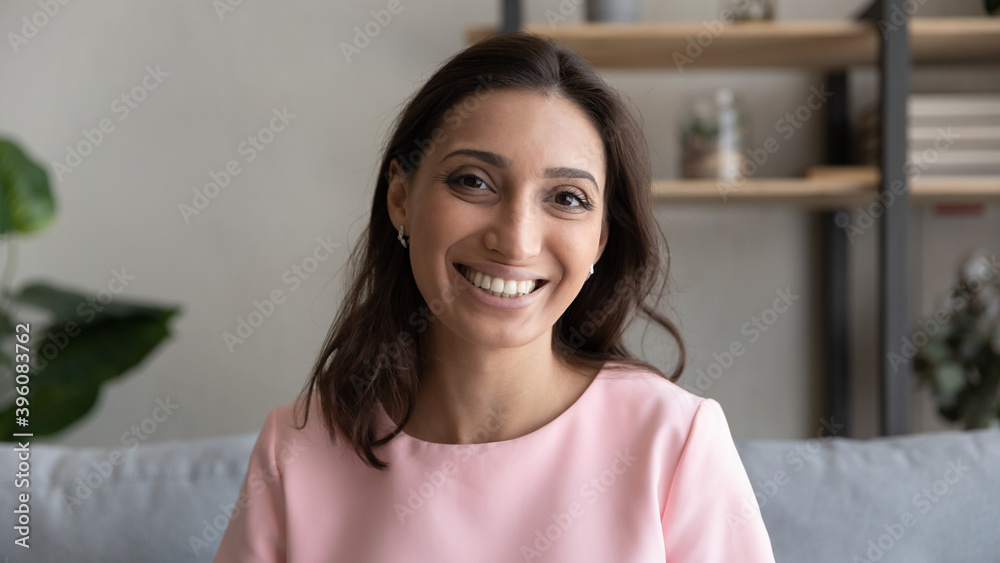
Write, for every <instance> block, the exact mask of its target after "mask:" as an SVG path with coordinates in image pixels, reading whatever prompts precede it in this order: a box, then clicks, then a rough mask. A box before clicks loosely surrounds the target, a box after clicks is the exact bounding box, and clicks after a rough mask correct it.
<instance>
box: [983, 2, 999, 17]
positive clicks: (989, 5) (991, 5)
mask: <svg viewBox="0 0 1000 563" xmlns="http://www.w3.org/2000/svg"><path fill="white" fill-rule="evenodd" d="M986 13H988V14H990V15H994V16H995V15H997V14H1000V0H986Z"/></svg>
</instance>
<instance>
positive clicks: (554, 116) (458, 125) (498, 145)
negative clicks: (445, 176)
mask: <svg viewBox="0 0 1000 563" xmlns="http://www.w3.org/2000/svg"><path fill="white" fill-rule="evenodd" d="M441 127H442V129H443V130H444V133H445V138H444V139H443V140H442V142H441V143H439V144H438V145H437V146H436V147H435V150H434V151H433V153H432V156H431V159H430V160H431V163H432V164H435V165H436V164H437V163H438V162H439V161H440V160H441V159H442V158H443V157H444V156H445V155H447V154H449V153H450V152H451V151H453V150H455V149H460V148H474V149H478V150H486V151H490V152H494V153H497V154H500V155H502V156H504V157H506V158H507V159H509V160H510V161H511V163H512V167H513V168H519V167H520V168H521V169H523V170H525V171H530V172H536V171H538V170H541V169H543V168H547V167H554V166H573V167H578V168H584V169H586V170H589V171H590V172H591V173H592V174H593V175H594V176H595V178H597V179H598V181H599V183H600V184H601V185H603V183H604V162H605V161H604V144H603V141H602V139H601V136H600V134H599V133H598V130H597V129H596V128H595V127H594V125H593V123H592V122H591V120H590V119H589V117H588V116H587V114H586V113H584V111H583V110H581V109H580V108H579V107H577V106H576V105H575V104H574V103H573V102H571V101H570V100H568V99H566V98H564V97H562V96H560V95H558V94H548V95H546V94H541V93H537V92H526V91H519V90H498V91H494V92H491V93H487V94H483V95H473V96H470V97H469V98H466V99H465V100H464V101H461V102H459V103H457V104H456V105H455V106H454V107H453V108H451V111H450V112H449V113H447V114H445V117H444V119H443V122H442V126H441Z"/></svg>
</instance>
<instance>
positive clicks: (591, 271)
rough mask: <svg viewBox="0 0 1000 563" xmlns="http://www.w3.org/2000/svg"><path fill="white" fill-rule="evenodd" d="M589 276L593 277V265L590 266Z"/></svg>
mask: <svg viewBox="0 0 1000 563" xmlns="http://www.w3.org/2000/svg"><path fill="white" fill-rule="evenodd" d="M590 275H594V265H593V264H591V265H590Z"/></svg>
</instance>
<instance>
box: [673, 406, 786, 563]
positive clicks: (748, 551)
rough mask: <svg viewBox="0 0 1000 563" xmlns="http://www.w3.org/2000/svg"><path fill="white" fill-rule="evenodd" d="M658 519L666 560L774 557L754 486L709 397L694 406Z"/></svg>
mask: <svg viewBox="0 0 1000 563" xmlns="http://www.w3.org/2000/svg"><path fill="white" fill-rule="evenodd" d="M662 524H663V541H664V544H665V547H666V553H667V559H666V560H667V561H668V562H684V561H704V562H714V561H720V562H721V561H742V562H746V563H764V562H767V563H774V553H773V552H772V550H771V539H770V537H769V536H768V534H767V529H766V528H765V527H764V521H763V519H762V518H761V516H760V509H759V507H758V506H757V499H756V497H755V496H754V492H753V487H752V486H751V485H750V479H749V477H747V473H746V469H745V468H744V467H743V462H742V461H741V460H740V457H739V453H738V452H737V451H736V445H735V444H734V443H733V438H732V435H731V434H730V432H729V424H728V422H727V421H726V416H725V414H723V412H722V406H721V405H719V403H718V402H716V401H715V400H713V399H703V400H702V401H701V402H700V403H699V405H698V408H697V410H696V411H695V415H694V419H693V421H692V423H691V430H690V432H689V433H688V437H687V441H686V442H685V443H684V448H683V449H682V450H681V455H680V460H679V461H678V463H677V470H676V472H675V473H674V478H673V481H672V482H671V483H670V486H669V488H668V493H667V500H666V508H665V509H664V512H663V518H662Z"/></svg>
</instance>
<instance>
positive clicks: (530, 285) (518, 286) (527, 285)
mask: <svg viewBox="0 0 1000 563" xmlns="http://www.w3.org/2000/svg"><path fill="white" fill-rule="evenodd" d="M452 267H454V268H455V270H456V271H457V272H458V273H459V274H461V275H462V277H464V278H465V279H467V280H469V283H471V284H472V285H474V286H476V287H478V288H479V289H481V290H483V291H485V292H486V293H489V294H492V295H495V296H497V297H503V298H508V299H514V298H518V297H523V296H525V295H528V294H530V293H534V292H535V291H537V290H538V288H540V287H542V286H543V285H545V284H546V283H548V280H519V281H514V280H503V279H499V278H493V277H491V276H488V275H486V274H483V273H482V272H478V271H476V270H473V269H472V268H469V267H468V266H466V265H465V264H458V263H453V264H452ZM497 290H499V291H497Z"/></svg>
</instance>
